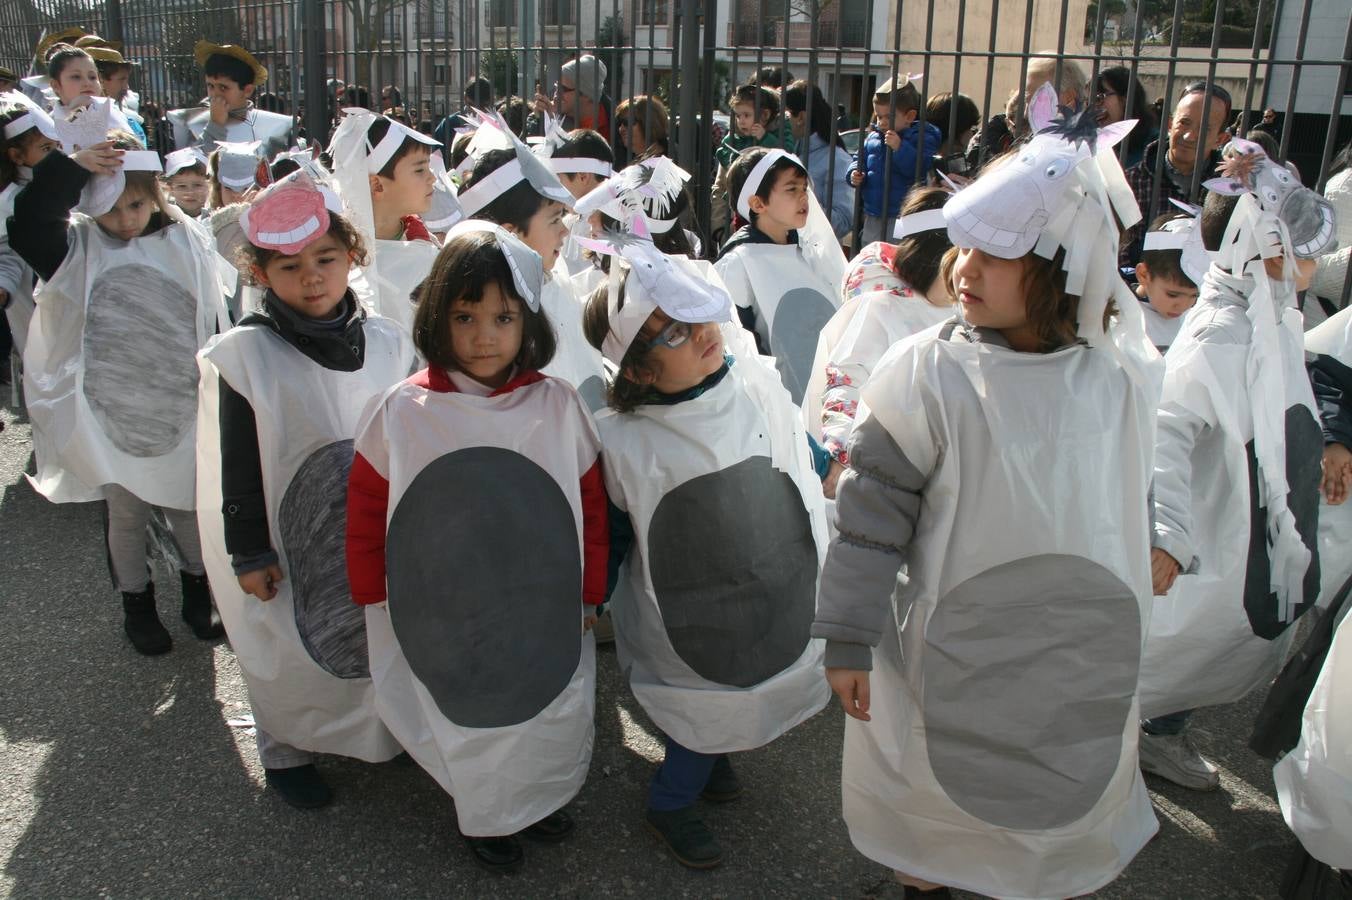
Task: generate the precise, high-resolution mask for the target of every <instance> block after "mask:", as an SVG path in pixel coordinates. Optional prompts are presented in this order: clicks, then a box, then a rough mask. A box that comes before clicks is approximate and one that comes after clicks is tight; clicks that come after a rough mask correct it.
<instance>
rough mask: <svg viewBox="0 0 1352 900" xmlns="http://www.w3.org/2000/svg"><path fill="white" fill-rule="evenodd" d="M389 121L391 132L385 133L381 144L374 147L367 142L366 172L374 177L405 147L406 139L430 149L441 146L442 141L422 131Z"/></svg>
mask: <svg viewBox="0 0 1352 900" xmlns="http://www.w3.org/2000/svg"><path fill="white" fill-rule="evenodd" d="M388 121H389V123H390V130H389V131H387V132H385V136H384V137H383V138H381V139H380V143H378V144H376V145H375V146H374V147H372V146H371V142H370V140H369V139H368V140H367V142H366V150H367V154H366V171H367V172H369V173H371V174H372V175H375V174H377V173H379V172H380V170H381V169H383V168H385V166H386V165H387V164H388V163H389V161H390V160H391V159H392V158H394V154H395V153H397V152H398V151H399V148H400V147H402V146H403V145H404V140H405V139H406V138H413V140H415V141H417V142H418V143H420V144H423V145H425V146H428V147H440V146H441V141H438V140H436V139H435V138H430V137H428V136H427V135H425V134H423V133H422V132H420V131H414V130H413V129H412V128H409V127H408V126H407V125H405V124H404V123H403V122H396V121H395V120H394V119H389V120H388ZM368 127H369V126H368Z"/></svg>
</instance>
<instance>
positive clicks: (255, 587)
mask: <svg viewBox="0 0 1352 900" xmlns="http://www.w3.org/2000/svg"><path fill="white" fill-rule="evenodd" d="M282 578H283V576H282V567H281V566H279V565H277V564H276V563H273V564H272V565H270V566H268V567H267V568H266V569H254V570H253V571H252V572H245V573H244V574H243V575H240V576H239V587H240V590H242V591H244V593H246V594H253V595H254V596H255V597H257V598H258V599H259V600H263V601H265V602H266V601H268V600H271V599H272V598H273V597H276V596H277V582H279V581H281V580H282Z"/></svg>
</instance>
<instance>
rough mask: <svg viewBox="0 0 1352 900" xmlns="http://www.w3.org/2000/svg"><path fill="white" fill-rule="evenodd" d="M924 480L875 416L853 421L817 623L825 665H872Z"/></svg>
mask: <svg viewBox="0 0 1352 900" xmlns="http://www.w3.org/2000/svg"><path fill="white" fill-rule="evenodd" d="M927 479H928V473H926V472H921V471H920V470H919V469H918V468H916V466H915V465H914V464H913V463H912V462H911V461H910V460H909V459H907V458H906V455H905V454H904V453H903V452H902V450H901V448H900V447H899V446H897V443H896V441H894V440H893V439H892V436H891V435H890V434H888V432H887V429H885V428H883V426H882V425H881V424H880V423H879V422H878V421H877V420H876V419H875V418H873V417H872V416H867V415H866V416H865V417H864V418H862V419H860V420H859V421H858V422H857V423H856V425H855V429H854V434H853V436H852V437H851V438H850V447H849V468H848V469H847V470H846V471H845V472H844V474H842V475H841V478H840V483H839V485H838V487H837V488H836V530H837V534H836V538H835V540H834V541H832V542H831V547H830V549H829V550H828V551H827V554H826V564H825V566H824V567H823V568H822V581H821V583H822V587H821V592H820V594H819V596H818V600H817V617H816V620H815V621H814V622H813V624H812V636H813V637H818V638H825V639H826V642H827V643H826V657H827V658H826V664H827V665H828V666H830V667H832V668H837V667H839V668H851V669H871V668H872V667H873V665H872V652H871V650H870V648H871V647H875V646H877V644H878V641H879V640H880V639H881V637H882V631H883V627H884V625H885V624H886V622H887V609H888V603H890V602H891V600H892V593H893V591H894V590H896V586H897V572H898V571H900V570H901V566H902V563H903V562H904V561H905V553H906V549H907V547H908V546H909V545H910V543H911V539H912V538H913V537H914V535H915V529H916V522H917V520H918V519H919V516H920V501H921V495H922V493H923V490H924V487H925V482H926V481H927Z"/></svg>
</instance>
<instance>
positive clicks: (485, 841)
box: [465, 834, 525, 875]
mask: <svg viewBox="0 0 1352 900" xmlns="http://www.w3.org/2000/svg"><path fill="white" fill-rule="evenodd" d="M465 843H466V844H468V845H469V854H470V856H472V857H474V861H475V862H476V863H478V864H479V867H480V868H482V869H486V870H488V871H489V872H496V873H498V874H499V875H506V874H508V873H509V872H515V871H516V870H517V869H519V868H521V860H522V859H524V858H525V854H523V853H522V852H521V842H520V841H518V840H517V839H516V838H515V837H513V836H512V835H510V834H509V835H506V836H504V837H470V836H469V835H465Z"/></svg>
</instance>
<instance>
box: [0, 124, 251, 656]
mask: <svg viewBox="0 0 1352 900" xmlns="http://www.w3.org/2000/svg"><path fill="white" fill-rule="evenodd" d="M110 138H115V140H113V139H110V140H108V141H104V142H100V143H97V144H94V145H93V146H90V147H88V148H86V149H85V150H82V151H81V152H79V153H77V154H76V155H75V156H74V157H70V156H66V155H65V154H63V153H51V154H49V155H48V156H47V157H46V158H45V159H43V161H42V162H40V163H38V165H37V166H35V167H34V169H33V180H32V181H31V182H30V183H29V184H28V186H27V187H25V188H24V189H23V190H22V191H21V192H20V193H19V195H18V197H17V198H15V203H14V216H13V217H12V218H11V219H10V227H9V235H10V246H11V247H12V248H13V249H14V250H15V251H16V252H18V254H19V255H20V256H21V257H23V258H24V260H25V261H26V262H28V264H29V265H30V266H32V268H33V271H34V272H36V273H37V275H38V276H39V277H40V278H42V279H43V280H44V281H45V282H46V284H45V285H44V286H43V289H42V302H41V303H40V304H39V305H38V308H37V312H36V314H35V315H34V316H33V320H32V324H31V326H30V330H29V335H28V345H27V347H26V348H25V352H24V396H25V397H26V399H27V402H28V410H29V415H30V417H31V418H32V421H33V444H34V451H35V453H36V456H37V474H36V476H34V477H33V484H34V486H35V487H36V488H37V490H38V491H39V492H40V493H42V494H43V495H44V496H46V497H47V498H48V499H49V500H52V501H54V502H57V503H61V502H72V501H85V500H96V499H104V500H106V501H107V505H108V533H107V539H108V558H109V564H110V567H111V569H112V575H113V581H114V582H115V584H116V586H117V589H118V590H119V591H121V592H122V604H123V610H124V612H125V613H126V619H125V621H124V629H125V630H126V632H127V636H128V638H130V640H131V642H132V644H133V646H135V647H136V649H137V650H138V651H140V652H141V653H147V654H153V653H163V652H165V651H167V650H169V649H170V647H171V645H172V640H171V638H170V635H169V632H168V631H167V630H166V629H165V628H164V626H163V624H161V622H160V620H159V616H158V614H157V613H156V611H155V593H154V585H153V584H152V583H151V582H150V572H149V568H148V566H147V563H146V551H145V546H146V537H145V530H146V525H147V523H148V522H149V520H150V517H151V507H152V506H158V507H161V508H162V509H163V511H164V514H165V516H166V517H167V518H168V520H169V524H170V526H171V528H172V530H173V532H174V537H175V539H176V542H177V544H178V549H179V551H180V553H181V556H182V559H183V565H184V568H183V570H182V572H181V580H182V584H183V618H184V619H185V620H186V621H187V622H188V623H189V624H190V626H191V627H192V630H193V632H194V633H195V634H196V635H197V636H198V637H199V638H202V639H209V638H213V637H219V636H220V634H221V627H220V625H219V623H217V622H215V621H214V620H213V619H214V617H213V614H212V607H211V595H210V592H209V590H208V586H207V579H206V576H205V574H204V572H203V569H202V562H201V551H200V547H199V541H198V535H197V520H196V517H195V516H194V514H193V512H192V510H193V507H194V505H195V502H196V498H195V496H194V490H193V488H194V471H195V461H194V457H193V444H194V437H193V432H194V425H195V421H196V412H195V410H196V406H197V374H196V370H197V365H196V362H195V360H194V358H193V357H194V356H195V354H196V353H197V351H198V350H199V349H201V347H202V346H203V345H204V344H205V343H206V341H207V339H208V338H209V337H210V336H211V335H212V334H213V333H214V332H215V331H216V329H217V328H218V327H220V324H221V323H222V322H224V321H225V308H224V305H223V302H222V294H221V277H220V272H219V270H218V268H217V261H216V260H217V257H216V254H215V251H214V250H213V249H212V248H211V246H210V244H209V240H208V239H207V238H206V236H205V235H203V234H202V233H201V232H200V231H199V230H197V228H196V227H195V226H194V225H192V224H191V223H189V222H188V221H187V220H186V219H184V218H183V215H182V213H181V212H180V211H178V210H177V209H175V208H173V207H170V206H169V205H168V204H167V203H166V202H165V200H164V197H163V195H162V194H161V192H160V186H159V180H158V173H159V170H160V163H159V158H158V156H156V154H154V153H153V152H151V151H145V150H138V149H137V148H138V147H139V146H140V145H139V144H137V143H136V139H135V138H133V137H132V136H131V135H126V134H120V133H118V132H114V133H112V135H110ZM77 207H78V208H79V209H80V210H82V211H83V212H75V213H74V214H72V212H73V210H75V209H76V208H77Z"/></svg>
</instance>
